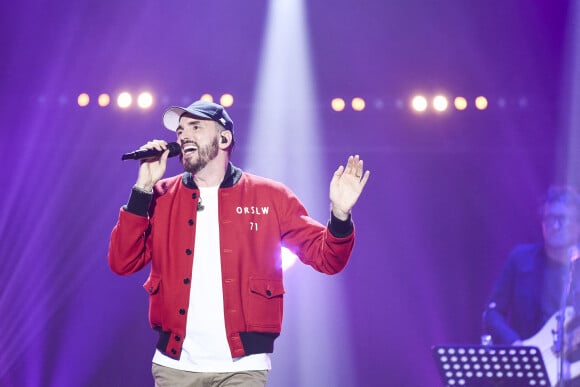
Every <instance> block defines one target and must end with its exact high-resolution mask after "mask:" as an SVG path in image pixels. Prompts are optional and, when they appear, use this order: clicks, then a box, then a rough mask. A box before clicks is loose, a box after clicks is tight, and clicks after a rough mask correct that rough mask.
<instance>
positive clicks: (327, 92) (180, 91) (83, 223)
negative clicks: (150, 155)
mask: <svg viewBox="0 0 580 387" xmlns="http://www.w3.org/2000/svg"><path fill="white" fill-rule="evenodd" d="M267 6H268V2H267V1H264V0H262V1H257V0H247V1H224V0H212V1H209V0H203V1H193V0H187V1H186V0H173V1H170V2H160V1H159V2H156V1H135V0H124V1H115V2H113V1H74V2H57V1H40V0H20V1H18V2H3V3H2V4H1V5H0V15H1V16H0V50H1V51H0V53H1V56H0V59H1V60H0V87H1V92H0V112H1V113H2V122H1V124H0V125H1V126H0V154H1V155H2V162H1V164H0V165H1V167H0V168H1V171H2V177H3V180H4V184H3V199H2V204H1V208H0V235H1V239H0V332H1V334H0V385H2V386H112V385H115V386H145V385H152V384H153V383H152V379H151V374H150V360H151V357H152V352H153V347H154V343H155V334H154V332H153V331H151V330H150V328H149V326H148V323H147V318H146V317H147V296H146V293H145V292H144V291H143V290H142V289H141V284H142V283H143V281H144V280H145V278H146V276H147V272H146V271H147V270H145V271H143V272H141V273H139V274H136V275H134V276H131V277H127V278H122V277H118V276H115V275H114V274H113V273H112V272H111V271H110V270H109V268H108V266H107V261H106V252H107V245H108V239H109V234H110V230H111V228H112V227H113V225H114V223H115V221H116V217H117V212H118V209H119V207H120V206H121V205H122V204H123V203H124V202H125V201H126V199H127V197H128V195H129V191H130V187H131V185H132V184H133V183H134V180H135V178H136V165H135V164H132V163H130V162H121V161H120V155H121V154H122V153H123V152H125V151H128V150H131V149H134V148H138V147H139V146H140V145H141V144H142V143H144V142H145V141H147V140H148V139H151V138H164V139H171V138H172V137H171V133H169V132H167V131H165V130H163V129H162V127H161V123H160V118H161V113H162V111H163V110H164V108H165V107H166V106H168V105H173V104H182V103H189V102H191V101H193V100H194V99H196V98H198V97H199V95H200V94H201V93H204V92H210V93H213V94H214V95H219V94H221V93H224V92H230V93H232V94H233V95H234V96H235V98H236V103H235V104H234V106H233V107H232V108H231V109H229V112H230V114H231V115H232V116H233V118H234V120H235V122H236V126H237V128H238V130H237V132H236V135H237V140H238V145H237V148H236V150H235V152H234V155H233V161H234V163H236V164H238V165H240V166H242V167H244V161H245V160H246V158H247V157H249V155H253V156H254V157H258V160H259V155H260V149H248V147H247V146H245V145H244V144H245V143H247V142H245V140H246V138H247V132H248V130H249V128H248V123H249V120H250V114H251V111H252V109H253V108H254V106H253V97H254V91H255V81H256V78H257V75H258V74H257V71H258V68H259V60H260V53H261V49H262V42H263V36H262V35H263V31H264V27H265V23H266V16H267ZM568 7H569V4H568V2H567V1H560V0H540V1H529V0H507V1H480V0H475V1H446V0H443V1H429V0H407V1H386V0H372V1H360V0H335V1H332V2H325V1H311V2H308V4H307V5H306V10H307V16H308V28H309V36H310V43H311V49H312V59H313V63H312V64H313V66H314V67H313V69H314V74H315V81H316V84H315V85H314V87H315V89H316V91H317V93H318V97H319V103H318V106H317V110H316V111H317V112H318V114H319V117H318V118H319V122H320V123H321V126H320V127H319V128H313V130H319V131H321V133H322V135H321V137H322V138H323V139H324V142H323V145H322V147H321V148H320V149H319V153H320V155H321V157H322V161H321V165H317V166H316V167H319V168H321V169H322V171H323V176H327V177H328V179H330V176H331V173H332V171H333V170H334V169H335V168H336V166H337V165H338V164H340V163H343V162H344V160H345V159H346V157H347V156H348V155H349V154H352V153H360V154H361V155H362V158H363V159H364V160H365V165H366V166H367V167H368V168H369V169H371V171H372V175H371V179H370V181H369V184H368V185H367V188H366V190H365V192H364V194H363V196H362V198H361V200H360V202H359V203H358V204H357V206H356V208H355V210H354V219H355V222H356V227H357V233H358V234H357V243H356V247H355V251H354V254H353V257H352V260H351V262H350V264H349V265H348V266H347V268H346V270H345V271H344V272H343V273H341V274H339V275H338V276H335V277H331V278H329V279H326V278H324V276H322V275H310V272H309V271H307V270H303V269H302V268H293V269H292V270H291V271H290V272H288V277H289V278H288V283H287V292H288V294H287V297H288V298H289V299H288V300H287V308H286V315H285V329H284V331H283V333H282V338H281V339H280V341H279V342H278V344H277V347H276V355H275V357H274V366H273V367H274V369H273V371H272V375H271V380H272V385H274V386H296V385H301V386H320V385H323V384H321V382H320V380H324V377H323V376H320V375H324V374H329V373H330V374H334V375H338V376H339V377H338V381H339V383H337V384H336V385H340V384H341V383H342V385H344V386H351V385H357V386H375V385H376V386H378V385H392V386H427V385H438V384H439V375H438V373H437V369H436V367H435V363H434V360H433V357H432V355H431V346H432V345H435V344H441V343H478V342H479V335H480V316H481V310H482V307H483V305H484V304H485V300H486V297H487V294H488V293H489V291H490V288H491V286H492V283H493V281H494V279H495V276H496V274H497V271H498V270H499V268H500V267H501V264H502V263H503V261H504V259H505V256H506V255H507V253H508V252H509V250H510V249H511V247H512V246H513V245H514V244H516V243H519V242H527V241H533V240H536V239H537V238H539V236H540V233H539V231H540V230H539V225H538V219H537V217H536V212H535V210H536V204H537V199H538V197H539V196H540V195H541V194H542V193H543V192H544V191H545V190H546V188H547V187H548V186H549V184H550V183H552V182H558V181H561V178H560V176H562V175H563V174H564V173H565V166H563V163H562V160H565V159H566V153H565V152H566V138H567V128H566V127H565V125H563V124H562V123H563V122H564V121H565V114H566V112H567V109H568V105H567V104H568V103H569V101H567V100H566V98H565V96H566V95H568V94H569V92H570V90H569V89H568V85H570V84H571V82H569V79H568V77H569V75H568V74H567V73H566V72H565V70H566V68H567V63H566V58H567V57H568V55H569V54H568V53H567V52H566V47H567V44H570V42H568V41H567V28H568V27H567V26H568V20H567V14H568V11H569V10H568ZM279 54H280V55H282V56H283V55H285V52H284V47H280V53H279ZM288 60H292V58H288ZM124 88H127V89H129V90H134V91H139V90H141V89H145V88H149V89H151V90H154V92H155V93H156V95H158V96H161V98H160V100H159V101H158V103H157V104H156V105H155V106H154V108H153V109H151V110H150V111H146V112H141V111H137V110H135V109H133V110H129V111H121V110H119V109H118V108H115V107H109V108H105V109H103V108H99V107H96V106H94V105H90V106H89V107H87V108H79V107H78V106H76V96H77V95H78V94H79V93H80V92H88V93H89V94H91V95H92V96H94V95H96V94H97V93H100V92H110V93H112V94H114V93H116V92H118V91H120V90H122V89H124ZM416 91H423V92H426V93H434V92H438V91H444V92H447V93H449V94H450V95H465V96H466V97H468V98H470V99H471V100H472V99H473V98H474V97H475V96H477V95H480V94H482V95H486V96H488V97H489V99H490V108H489V109H488V110H486V111H483V112H482V111H477V110H475V109H473V107H470V108H469V109H468V110H466V111H464V112H455V111H452V112H449V113H448V114H444V115H435V114H424V115H421V116H418V115H414V114H412V113H410V112H409V110H408V109H407V108H406V107H404V108H399V107H397V100H400V101H405V103H406V101H407V100H408V98H409V96H410V95H412V93H414V92H416ZM335 96H342V97H345V98H351V97H354V96H362V97H366V98H368V101H369V103H368V107H367V109H366V110H365V111H364V112H359V113H357V112H353V111H350V110H348V109H347V111H345V112H342V113H335V112H332V111H331V109H330V108H329V101H330V99H331V98H333V97H335ZM500 98H503V99H504V100H505V106H503V107H500V106H499V105H498V101H499V99H500ZM260 109H267V107H266V106H264V107H260ZM258 112H259V110H258ZM275 130H276V128H275V127H274V128H272V131H273V135H275ZM297 148H298V149H297V150H296V152H300V150H299V147H297ZM262 161H263V162H272V160H262ZM172 168H173V170H172V171H171V172H174V173H177V172H178V171H179V168H178V166H177V164H176V163H173V165H172ZM286 183H287V184H288V185H290V187H291V188H292V185H291V184H290V182H286ZM320 184H321V186H323V187H324V190H323V191H324V192H325V190H326V188H325V187H326V186H327V184H328V182H327V181H321V182H320ZM318 202H319V203H320V207H321V208H327V205H328V204H327V202H328V199H327V198H326V197H325V196H324V197H321V198H320V200H318ZM319 220H320V221H323V222H324V221H325V220H326V219H319ZM303 273H306V274H303ZM302 276H303V277H302ZM301 278H308V280H309V281H310V278H312V280H313V281H320V283H322V284H323V285H322V286H326V285H327V284H328V286H333V285H332V284H331V283H334V282H336V283H339V284H341V286H342V288H343V289H344V291H343V292H342V293H341V294H336V295H335V297H336V298H335V299H334V300H332V302H331V303H337V302H338V303H340V304H341V306H342V308H343V309H344V311H345V314H346V316H348V317H347V318H346V319H338V318H336V319H334V316H333V315H332V314H331V315H330V316H327V318H328V319H329V321H331V322H332V323H333V324H336V325H337V326H340V327H341V329H342V330H343V332H344V333H345V334H344V335H342V336H339V337H333V340H330V341H321V342H317V336H316V335H312V336H307V337H304V336H305V335H308V333H307V332H305V331H302V330H298V329H295V328H296V327H295V326H294V325H295V324H294V323H293V319H295V318H296V315H297V310H296V309H297V308H296V307H295V305H297V304H300V302H301V301H300V299H299V297H298V294H299V292H298V291H297V290H296V288H299V287H300V281H302V279H301ZM306 296H307V295H306ZM330 297H333V294H332V293H330ZM300 317H301V318H304V319H305V321H308V322H309V324H312V325H313V326H317V328H319V329H325V327H324V326H320V324H321V323H320V322H319V321H318V320H316V318H315V317H314V316H313V317H311V318H310V317H309V316H307V315H306V316H300ZM325 324H327V322H325ZM332 328H333V329H334V328H335V327H332ZM293 337H298V338H300V339H302V340H307V341H310V342H314V343H315V345H317V346H320V347H325V348H327V350H328V351H330V352H335V353H338V354H339V357H341V358H342V356H340V353H341V352H344V354H345V355H346V354H348V356H345V357H344V358H345V359H348V360H345V362H344V363H343V362H341V361H338V362H331V363H329V364H326V366H325V367H323V368H321V369H319V373H320V375H318V376H317V375H312V374H309V375H300V372H298V371H297V370H298V369H299V365H298V363H299V362H300V361H301V362H304V361H305V362H308V361H310V359H308V356H309V353H308V352H304V351H301V350H300V348H299V345H298V344H296V341H294V340H291V339H290V338H293ZM278 353H279V354H280V355H278ZM276 356H281V358H276ZM312 361H315V359H312ZM343 374H345V375H348V377H344V378H342V377H340V376H341V375H343ZM318 378H320V379H318ZM353 380H354V382H353Z"/></svg>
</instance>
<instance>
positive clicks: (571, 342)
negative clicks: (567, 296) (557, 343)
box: [522, 306, 580, 386]
mask: <svg viewBox="0 0 580 387" xmlns="http://www.w3.org/2000/svg"><path fill="white" fill-rule="evenodd" d="M574 315H575V314H574V308H572V307H571V306H568V307H567V308H566V310H565V311H564V327H565V326H566V325H567V324H568V323H569V322H570V321H571V320H572V319H573V318H574ZM559 318H560V311H558V312H556V313H554V315H553V316H552V317H550V319H549V320H548V321H547V322H546V324H544V326H543V327H542V329H540V330H539V331H538V333H536V334H535V335H534V336H532V337H530V338H529V339H526V340H524V341H523V342H522V344H523V345H528V346H534V347H538V349H539V350H540V351H541V352H542V358H543V359H544V364H545V365H546V372H547V374H548V378H549V379H550V384H551V385H552V386H556V383H557V381H558V369H559V362H560V356H559V354H556V353H555V352H554V339H555V335H556V332H557V330H558V320H559ZM564 342H565V345H564V347H565V348H564V349H566V348H572V347H577V346H578V345H579V344H580V329H574V330H573V331H572V332H571V333H568V334H566V336H565V339H564ZM563 375H564V379H573V378H575V377H577V376H580V360H577V361H575V362H572V363H570V362H568V361H566V360H565V359H564V361H563Z"/></svg>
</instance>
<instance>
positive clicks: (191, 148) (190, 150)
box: [181, 144, 197, 155]
mask: <svg viewBox="0 0 580 387" xmlns="http://www.w3.org/2000/svg"><path fill="white" fill-rule="evenodd" d="M181 149H182V151H183V154H184V155H186V154H189V153H193V152H195V151H197V147H196V146H195V145H193V144H184V145H183V146H182V147H181Z"/></svg>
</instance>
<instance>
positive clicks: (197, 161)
mask: <svg viewBox="0 0 580 387" xmlns="http://www.w3.org/2000/svg"><path fill="white" fill-rule="evenodd" d="M218 150H219V145H218V136H216V137H214V139H213V141H212V142H211V143H209V144H207V145H206V146H204V147H203V148H197V151H196V152H197V157H195V158H194V159H193V160H189V159H188V160H185V159H184V158H183V155H182V156H181V158H182V160H181V162H182V164H183V169H185V170H186V171H187V172H189V173H191V174H192V175H195V174H196V173H198V172H199V171H201V170H202V169H203V168H205V166H206V165H207V164H208V163H209V162H210V161H212V160H213V159H215V158H216V157H217V155H218Z"/></svg>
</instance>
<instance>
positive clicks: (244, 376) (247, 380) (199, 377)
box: [151, 363, 268, 387]
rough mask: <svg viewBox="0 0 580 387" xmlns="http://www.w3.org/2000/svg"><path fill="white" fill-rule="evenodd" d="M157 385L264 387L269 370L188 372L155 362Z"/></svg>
mask: <svg viewBox="0 0 580 387" xmlns="http://www.w3.org/2000/svg"><path fill="white" fill-rule="evenodd" d="M151 372H152V374H153V379H154V380H155V387H237V386H239V387H264V386H265V385H266V380H267V379H268V371H240V372H188V371H181V370H176V369H173V368H168V367H163V366H160V365H159V364H155V363H153V366H152V368H151Z"/></svg>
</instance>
